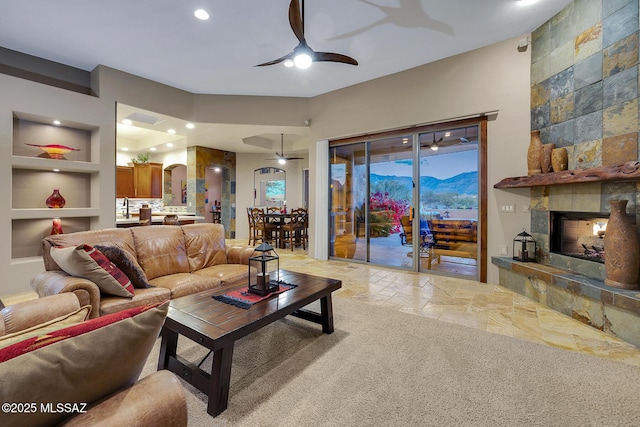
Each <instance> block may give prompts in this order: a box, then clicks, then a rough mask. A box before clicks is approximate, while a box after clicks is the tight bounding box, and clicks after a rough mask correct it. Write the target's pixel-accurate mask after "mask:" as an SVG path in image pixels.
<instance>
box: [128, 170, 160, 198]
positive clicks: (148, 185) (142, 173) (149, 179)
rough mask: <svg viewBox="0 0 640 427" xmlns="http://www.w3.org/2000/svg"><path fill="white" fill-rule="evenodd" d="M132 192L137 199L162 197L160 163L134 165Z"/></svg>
mask: <svg viewBox="0 0 640 427" xmlns="http://www.w3.org/2000/svg"><path fill="white" fill-rule="evenodd" d="M133 192H134V197H136V198H138V199H160V198H162V163H144V164H137V165H134V166H133Z"/></svg>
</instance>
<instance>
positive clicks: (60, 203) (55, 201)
mask: <svg viewBox="0 0 640 427" xmlns="http://www.w3.org/2000/svg"><path fill="white" fill-rule="evenodd" d="M46 203H47V207H48V208H63V207H64V204H65V203H66V201H65V200H64V197H62V194H60V190H59V189H57V188H54V189H53V193H51V195H50V196H49V197H47V202H46Z"/></svg>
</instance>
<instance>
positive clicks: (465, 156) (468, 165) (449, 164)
mask: <svg viewBox="0 0 640 427" xmlns="http://www.w3.org/2000/svg"><path fill="white" fill-rule="evenodd" d="M411 163H412V162H411V160H398V161H395V162H385V163H374V164H372V165H371V173H372V174H377V175H396V176H412V167H411ZM477 171H478V150H468V151H460V152H457V153H450V154H441V155H436V156H428V157H421V159H420V176H432V177H434V178H438V179H447V178H451V177H452V176H456V175H459V174H461V173H464V172H477Z"/></svg>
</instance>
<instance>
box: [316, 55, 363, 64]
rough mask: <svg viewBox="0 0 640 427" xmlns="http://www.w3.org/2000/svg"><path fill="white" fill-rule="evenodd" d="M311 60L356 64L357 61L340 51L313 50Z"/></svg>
mask: <svg viewBox="0 0 640 427" xmlns="http://www.w3.org/2000/svg"><path fill="white" fill-rule="evenodd" d="M313 62H342V63H343V64H350V65H358V61H356V60H355V59H353V58H352V57H350V56H347V55H342V54H340V53H330V52H314V55H313Z"/></svg>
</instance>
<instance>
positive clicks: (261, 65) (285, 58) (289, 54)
mask: <svg viewBox="0 0 640 427" xmlns="http://www.w3.org/2000/svg"><path fill="white" fill-rule="evenodd" d="M291 58H293V52H289V53H287V54H286V55H285V56H283V57H281V58H278V59H274V60H273V61H269V62H265V63H263V64H258V65H254V67H265V66H267V65H275V64H279V63H281V62H282V61H285V60H287V59H291Z"/></svg>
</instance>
